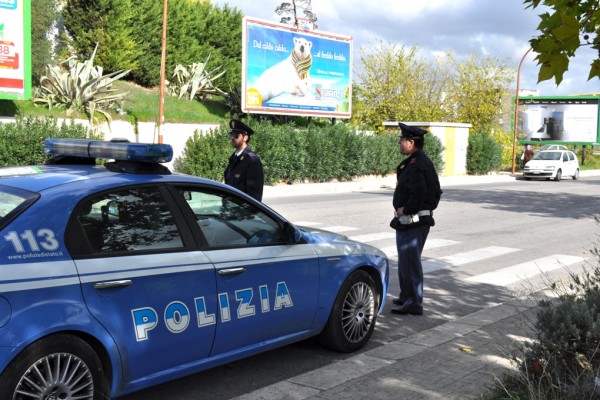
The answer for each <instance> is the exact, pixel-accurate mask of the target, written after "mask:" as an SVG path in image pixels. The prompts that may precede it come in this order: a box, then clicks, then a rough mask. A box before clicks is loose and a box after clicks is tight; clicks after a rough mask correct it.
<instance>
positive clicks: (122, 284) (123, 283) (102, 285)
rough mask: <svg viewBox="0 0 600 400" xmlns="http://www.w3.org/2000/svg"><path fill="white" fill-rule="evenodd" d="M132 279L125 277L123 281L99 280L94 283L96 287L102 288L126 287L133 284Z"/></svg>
mask: <svg viewBox="0 0 600 400" xmlns="http://www.w3.org/2000/svg"><path fill="white" fill-rule="evenodd" d="M131 283H132V282H131V280H129V279H125V280H122V281H110V282H97V283H94V289H97V290H102V289H114V288H118V287H125V286H129V285H131Z"/></svg>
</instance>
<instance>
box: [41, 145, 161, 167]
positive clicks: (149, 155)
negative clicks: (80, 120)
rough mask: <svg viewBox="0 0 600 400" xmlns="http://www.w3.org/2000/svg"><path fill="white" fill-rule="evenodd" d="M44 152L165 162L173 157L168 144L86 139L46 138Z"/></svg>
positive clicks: (120, 159) (119, 159) (121, 159)
mask: <svg viewBox="0 0 600 400" xmlns="http://www.w3.org/2000/svg"><path fill="white" fill-rule="evenodd" d="M44 151H45V152H46V154H55V155H61V156H73V157H88V158H106V159H113V160H118V161H140V162H147V163H166V162H169V161H171V160H172V159H173V148H172V147H171V145H170V144H151V143H131V142H108V141H101V140H88V139H46V140H45V142H44Z"/></svg>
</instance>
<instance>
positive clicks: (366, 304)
mask: <svg viewBox="0 0 600 400" xmlns="http://www.w3.org/2000/svg"><path fill="white" fill-rule="evenodd" d="M378 310H379V293H378V291H377V288H376V286H375V282H374V281H373V278H372V277H371V275H369V274H368V273H367V272H365V271H362V270H358V271H355V272H353V273H352V274H351V275H350V276H349V277H348V278H347V279H346V280H345V281H344V283H343V284H342V286H341V288H340V291H339V292H338V295H337V297H336V299H335V303H334V305H333V309H332V311H331V314H330V315H329V320H328V321H327V325H325V328H324V329H323V331H322V332H321V334H320V335H319V337H318V341H319V343H320V344H321V345H322V346H324V347H326V348H329V349H331V350H335V351H339V352H342V353H349V352H352V351H355V350H358V349H360V348H361V347H363V346H364V345H365V344H366V343H367V341H368V340H369V338H370V337H371V334H372V333H373V330H374V329H375V323H376V320H377V312H378Z"/></svg>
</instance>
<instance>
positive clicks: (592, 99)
mask: <svg viewBox="0 0 600 400" xmlns="http://www.w3.org/2000/svg"><path fill="white" fill-rule="evenodd" d="M599 100H600V97H596V96H571V97H521V98H519V107H518V110H519V116H518V118H519V119H518V125H517V127H518V128H517V131H518V138H519V141H520V142H521V143H534V142H541V141H543V142H558V143H565V144H568V143H570V144H581V145H583V144H595V143H598V106H599Z"/></svg>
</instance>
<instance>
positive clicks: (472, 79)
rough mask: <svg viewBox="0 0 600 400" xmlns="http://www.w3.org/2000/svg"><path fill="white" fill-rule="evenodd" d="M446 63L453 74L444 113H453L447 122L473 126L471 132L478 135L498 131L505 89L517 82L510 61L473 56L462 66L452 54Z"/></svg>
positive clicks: (446, 96)
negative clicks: (446, 111) (509, 64)
mask: <svg viewBox="0 0 600 400" xmlns="http://www.w3.org/2000/svg"><path fill="white" fill-rule="evenodd" d="M446 59H447V61H448V63H449V64H450V65H452V70H453V74H452V77H451V79H449V81H448V87H447V92H446V95H445V96H444V100H443V101H444V107H445V109H446V110H449V111H450V115H449V116H448V120H449V121H452V122H461V123H468V124H472V125H473V127H472V129H471V131H475V132H493V131H494V130H495V129H498V125H499V123H498V115H499V114H500V112H501V110H502V107H503V100H504V99H505V98H506V97H507V93H506V88H508V87H511V85H512V83H513V81H514V71H513V68H511V67H509V66H508V60H504V61H502V60H499V59H497V58H496V57H492V56H475V55H471V56H469V58H467V59H466V60H464V61H462V62H460V63H459V62H457V61H456V58H455V57H454V56H453V55H452V54H451V53H448V54H447V57H446Z"/></svg>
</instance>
